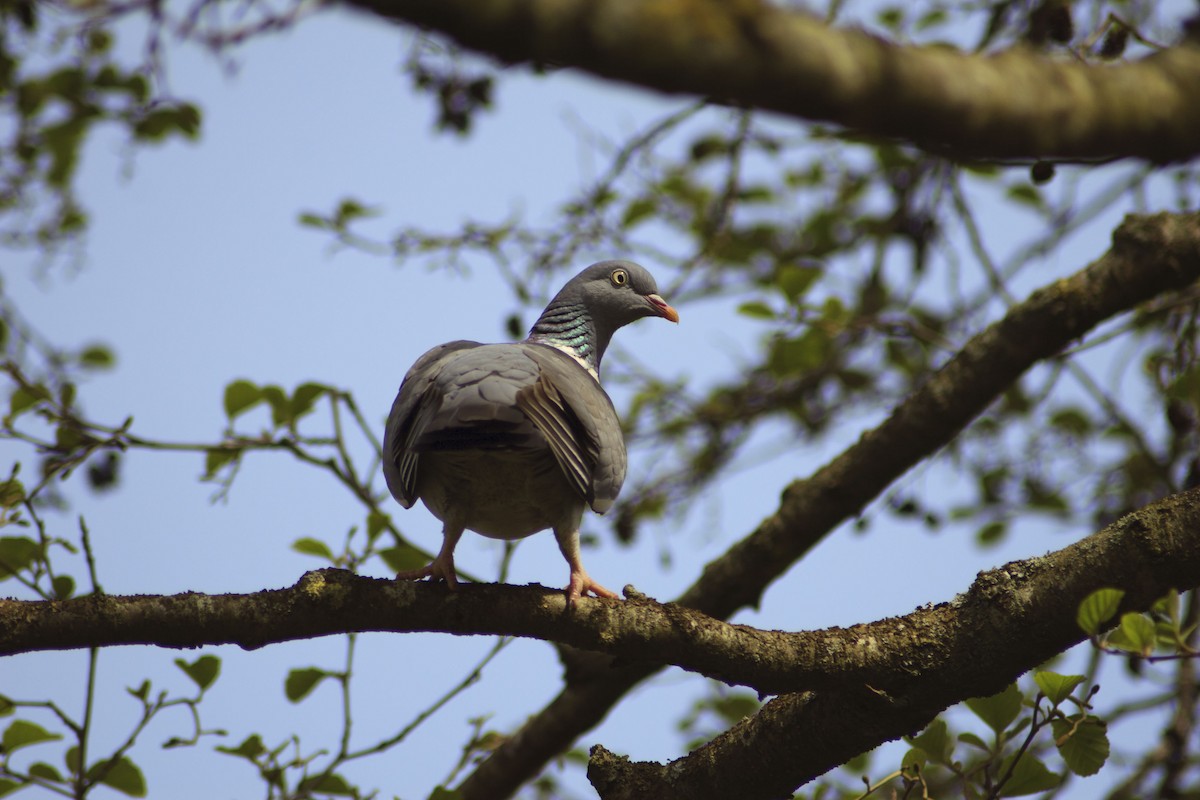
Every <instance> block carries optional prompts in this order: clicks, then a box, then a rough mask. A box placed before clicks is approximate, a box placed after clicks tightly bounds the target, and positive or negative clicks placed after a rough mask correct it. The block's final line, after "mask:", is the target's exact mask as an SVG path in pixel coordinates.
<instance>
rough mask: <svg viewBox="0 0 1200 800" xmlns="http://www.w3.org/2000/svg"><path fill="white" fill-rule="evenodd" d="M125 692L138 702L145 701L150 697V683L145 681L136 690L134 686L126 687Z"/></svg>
mask: <svg viewBox="0 0 1200 800" xmlns="http://www.w3.org/2000/svg"><path fill="white" fill-rule="evenodd" d="M125 691H127V692H129V693H130V694H131V695H133V696H134V697H136V698H137V699H138V700H145V699H146V698H147V697H148V696H149V695H150V681H149V680H143V681H142V682H141V683H140V684H139V685H138V687H137V688H136V689H134V688H133V687H132V686H127V687H125Z"/></svg>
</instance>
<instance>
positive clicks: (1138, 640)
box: [1109, 611, 1158, 656]
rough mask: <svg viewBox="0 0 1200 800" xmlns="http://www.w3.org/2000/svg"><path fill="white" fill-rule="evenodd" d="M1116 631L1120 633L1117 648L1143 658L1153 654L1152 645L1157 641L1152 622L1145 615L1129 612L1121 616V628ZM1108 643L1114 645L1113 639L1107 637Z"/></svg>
mask: <svg viewBox="0 0 1200 800" xmlns="http://www.w3.org/2000/svg"><path fill="white" fill-rule="evenodd" d="M1117 631H1118V632H1119V633H1120V637H1119V641H1120V643H1119V644H1118V645H1117V646H1118V647H1121V648H1123V649H1125V650H1129V651H1131V652H1134V653H1140V654H1141V655H1143V656H1148V655H1150V654H1151V653H1153V652H1154V645H1155V644H1156V643H1157V641H1158V637H1157V635H1156V631H1155V629H1154V620H1152V619H1150V618H1149V617H1147V616H1146V615H1145V614H1139V613H1137V612H1136V611H1130V612H1129V613H1127V614H1123V615H1121V626H1120V628H1118V629H1117ZM1109 642H1110V643H1114V638H1113V637H1109Z"/></svg>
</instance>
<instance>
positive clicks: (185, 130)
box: [133, 103, 200, 142]
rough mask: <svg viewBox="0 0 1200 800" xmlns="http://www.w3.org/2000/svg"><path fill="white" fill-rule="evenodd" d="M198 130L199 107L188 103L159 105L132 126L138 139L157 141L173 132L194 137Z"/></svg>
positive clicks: (190, 137)
mask: <svg viewBox="0 0 1200 800" xmlns="http://www.w3.org/2000/svg"><path fill="white" fill-rule="evenodd" d="M199 132H200V109H198V108H196V107H195V106H194V105H192V104H190V103H181V104H179V105H177V106H160V107H158V108H155V109H154V110H152V111H150V112H149V113H148V114H146V115H145V116H143V117H142V118H141V119H139V120H138V121H137V122H136V123H134V126H133V135H134V136H135V137H137V138H138V139H144V140H146V141H151V142H157V141H162V140H163V139H166V138H167V137H168V136H170V135H171V134H173V133H180V134H183V135H184V136H186V137H187V138H189V139H195V138H196V136H197V134H199Z"/></svg>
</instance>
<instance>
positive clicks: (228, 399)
mask: <svg viewBox="0 0 1200 800" xmlns="http://www.w3.org/2000/svg"><path fill="white" fill-rule="evenodd" d="M261 401H262V390H261V389H259V388H258V387H257V386H255V385H254V384H253V383H251V382H250V381H247V380H236V381H234V382H233V383H231V384H229V385H228V386H226V387H225V416H227V417H229V419H230V420H233V419H234V418H235V417H237V416H238V415H239V414H241V413H242V412H243V411H247V410H249V409H251V408H253V407H254V406H255V405H257V404H258V403H260V402H261ZM209 452H212V451H211V450H210V451H209Z"/></svg>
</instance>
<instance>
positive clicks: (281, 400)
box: [262, 385, 292, 428]
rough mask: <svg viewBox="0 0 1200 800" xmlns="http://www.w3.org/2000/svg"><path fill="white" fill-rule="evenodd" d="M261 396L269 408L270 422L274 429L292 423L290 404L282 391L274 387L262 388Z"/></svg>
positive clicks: (289, 400)
mask: <svg viewBox="0 0 1200 800" xmlns="http://www.w3.org/2000/svg"><path fill="white" fill-rule="evenodd" d="M262 396H263V399H264V400H266V401H267V403H268V404H269V405H270V406H271V422H272V423H273V424H274V425H275V427H277V428H278V427H281V426H283V425H288V424H290V423H291V422H292V402H291V399H290V398H289V397H288V396H287V394H286V393H285V392H284V391H283V389H281V388H280V387H278V386H275V385H271V386H264V387H262Z"/></svg>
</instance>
